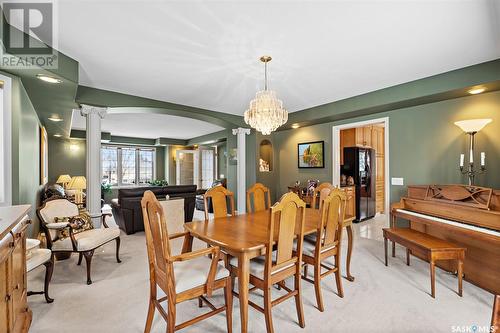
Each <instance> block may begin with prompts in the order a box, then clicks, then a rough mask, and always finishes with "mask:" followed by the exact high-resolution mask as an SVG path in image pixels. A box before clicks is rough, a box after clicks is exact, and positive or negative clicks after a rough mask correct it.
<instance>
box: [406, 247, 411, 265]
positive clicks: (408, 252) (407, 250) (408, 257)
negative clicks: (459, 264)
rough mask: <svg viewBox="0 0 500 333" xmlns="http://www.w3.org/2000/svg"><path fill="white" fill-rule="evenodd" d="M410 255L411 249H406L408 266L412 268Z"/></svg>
mask: <svg viewBox="0 0 500 333" xmlns="http://www.w3.org/2000/svg"><path fill="white" fill-rule="evenodd" d="M410 254H411V251H410V249H408V248H407V249H406V265H408V266H410Z"/></svg>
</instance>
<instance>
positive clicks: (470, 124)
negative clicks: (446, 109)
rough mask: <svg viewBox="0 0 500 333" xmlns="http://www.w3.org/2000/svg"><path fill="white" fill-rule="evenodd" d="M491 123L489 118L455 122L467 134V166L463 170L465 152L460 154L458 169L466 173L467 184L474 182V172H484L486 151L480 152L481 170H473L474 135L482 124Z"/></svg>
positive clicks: (481, 127) (480, 128)
mask: <svg viewBox="0 0 500 333" xmlns="http://www.w3.org/2000/svg"><path fill="white" fill-rule="evenodd" d="M489 123H491V119H469V120H461V121H457V122H455V125H457V126H458V127H460V128H461V129H462V130H463V131H464V132H465V134H467V135H469V166H468V168H467V169H466V170H464V160H465V154H460V162H459V163H460V164H459V165H460V171H461V172H462V174H463V175H467V177H468V179H469V186H470V185H473V184H474V177H475V176H476V174H479V173H484V172H485V171H486V153H485V152H481V161H480V162H481V170H480V171H476V170H474V135H476V133H477V132H479V131H480V130H482V129H483V128H484V126H486V125H488V124H489Z"/></svg>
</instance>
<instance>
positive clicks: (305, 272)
mask: <svg viewBox="0 0 500 333" xmlns="http://www.w3.org/2000/svg"><path fill="white" fill-rule="evenodd" d="M308 267H309V265H307V264H306V265H305V266H304V277H307V268H308Z"/></svg>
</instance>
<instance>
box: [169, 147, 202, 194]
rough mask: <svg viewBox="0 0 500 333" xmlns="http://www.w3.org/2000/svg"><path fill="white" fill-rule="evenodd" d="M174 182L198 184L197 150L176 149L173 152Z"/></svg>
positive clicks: (178, 183)
mask: <svg viewBox="0 0 500 333" xmlns="http://www.w3.org/2000/svg"><path fill="white" fill-rule="evenodd" d="M175 157H176V166H175V175H176V184H177V185H196V186H199V185H198V182H199V181H198V179H199V177H198V173H199V158H198V151H197V150H177V151H176V152H175Z"/></svg>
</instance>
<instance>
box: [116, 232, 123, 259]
mask: <svg viewBox="0 0 500 333" xmlns="http://www.w3.org/2000/svg"><path fill="white" fill-rule="evenodd" d="M120 243H121V240H120V237H117V238H116V262H117V263H121V262H122V261H121V260H120Z"/></svg>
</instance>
